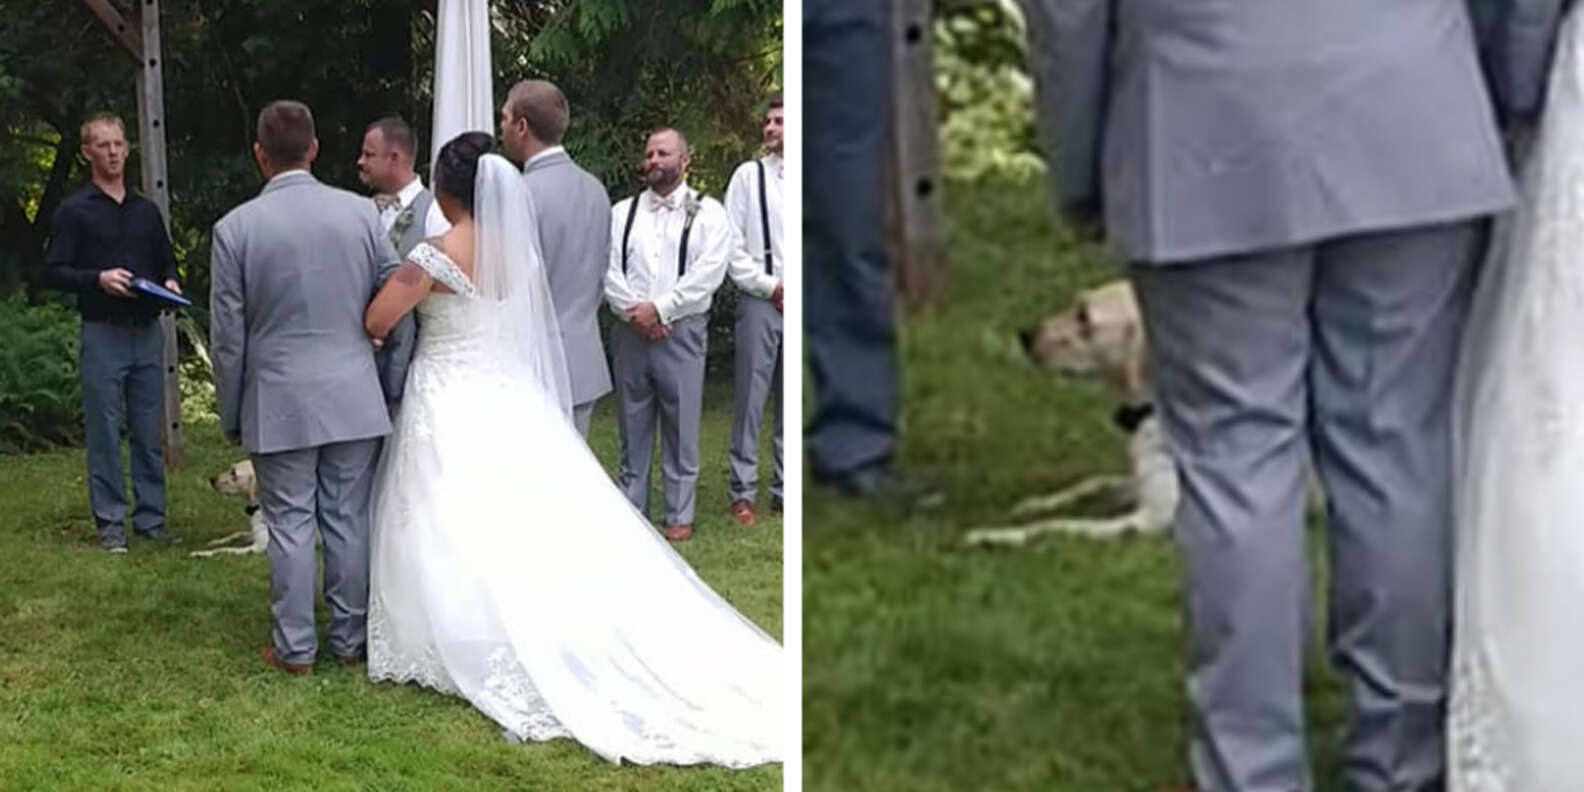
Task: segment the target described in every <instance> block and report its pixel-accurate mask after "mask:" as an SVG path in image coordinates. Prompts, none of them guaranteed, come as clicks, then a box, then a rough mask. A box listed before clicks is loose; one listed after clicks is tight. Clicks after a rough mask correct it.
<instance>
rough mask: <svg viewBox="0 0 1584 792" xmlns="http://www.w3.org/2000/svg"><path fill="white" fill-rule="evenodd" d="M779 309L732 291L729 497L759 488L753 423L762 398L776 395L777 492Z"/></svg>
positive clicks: (775, 490) (749, 496)
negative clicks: (734, 301) (734, 303)
mask: <svg viewBox="0 0 1584 792" xmlns="http://www.w3.org/2000/svg"><path fill="white" fill-rule="evenodd" d="M781 319H782V317H781V312H780V311H777V310H776V309H775V306H774V305H771V304H770V301H769V300H762V299H760V298H758V297H754V296H752V295H748V294H739V295H738V296H737V327H736V331H737V334H736V348H735V353H736V358H737V360H736V369H737V371H736V383H735V388H736V392H735V397H734V404H733V409H732V435H731V452H730V462H731V482H730V490H731V499H732V501H733V502H735V501H739V500H745V501H748V502H749V503H753V502H754V501H755V500H756V499H757V495H758V491H759V428H760V426H762V425H763V423H764V409H765V401H766V400H767V399H769V398H770V395H771V394H772V393H773V394H776V412H775V436H774V437H773V438H772V440H771V445H772V447H773V448H774V450H775V469H774V479H772V480H771V482H770V496H771V497H773V498H780V497H781V478H782V464H781V426H782V424H781V415H782V413H783V412H784V410H783V409H782V405H783V403H784V400H783V399H782V398H781V395H780V394H781V326H782V321H781Z"/></svg>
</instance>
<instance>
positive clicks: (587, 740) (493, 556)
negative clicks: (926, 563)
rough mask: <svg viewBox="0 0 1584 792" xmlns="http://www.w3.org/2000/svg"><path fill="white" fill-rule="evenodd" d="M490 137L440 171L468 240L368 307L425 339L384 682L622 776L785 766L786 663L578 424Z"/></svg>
mask: <svg viewBox="0 0 1584 792" xmlns="http://www.w3.org/2000/svg"><path fill="white" fill-rule="evenodd" d="M492 145H493V139H492V138H491V137H490V136H489V135H487V134H484V133H482V132H470V133H465V134H463V135H460V136H458V137H457V138H455V139H453V140H452V141H450V142H449V143H447V144H446V145H445V147H444V148H442V149H441V151H440V154H439V156H438V157H437V159H436V176H435V179H434V185H435V199H436V201H437V202H438V203H439V205H440V207H441V209H442V210H443V211H444V212H445V216H446V219H447V220H450V221H451V223H452V226H453V227H452V229H451V231H450V232H448V233H447V234H445V235H444V236H441V237H439V238H437V239H435V240H431V241H429V242H425V243H422V244H420V245H419V246H418V247H416V248H414V249H413V251H412V252H411V253H410V254H409V255H408V259H407V261H406V262H404V263H403V264H402V266H401V269H399V270H398V271H397V273H396V274H395V275H393V276H392V277H391V279H390V281H389V282H388V283H387V284H386V286H385V288H384V289H382V290H381V291H380V293H379V294H378V296H377V297H376V298H375V300H374V302H373V303H372V304H371V305H370V307H369V309H368V314H367V317H366V322H365V323H366V325H367V329H368V331H369V334H370V336H371V337H373V338H376V339H379V338H383V337H384V336H385V334H386V333H388V332H389V331H390V329H391V328H392V327H393V326H394V325H395V324H396V322H397V321H398V320H399V319H400V318H401V317H402V316H404V315H405V314H406V313H407V312H408V311H410V310H413V309H414V307H416V310H417V311H418V315H419V317H420V318H421V319H422V327H423V329H422V332H421V333H420V335H419V340H418V347H417V350H416V352H415V353H414V357H413V361H412V364H411V367H410V369H409V373H408V377H407V386H406V391H405V394H404V396H403V399H402V407H401V411H400V414H399V416H398V419H397V425H396V429H395V432H394V434H393V435H392V436H391V437H390V439H389V441H388V443H387V445H386V450H385V455H384V458H383V459H382V461H381V467H380V472H379V478H378V483H377V484H376V489H375V494H374V507H373V508H374V519H373V526H374V528H373V530H374V536H373V540H372V543H373V550H372V553H373V559H372V564H371V581H370V593H369V657H368V662H369V670H368V673H369V677H370V678H371V679H373V680H374V681H392V682H417V683H418V684H420V685H423V686H425V687H429V688H432V689H434V690H438V691H441V692H444V693H448V694H451V695H456V696H462V697H465V698H467V700H468V701H470V702H472V704H473V705H474V706H475V707H477V708H478V709H479V710H481V711H482V712H483V713H484V714H486V715H488V716H489V717H490V718H491V719H493V720H495V721H496V722H497V723H499V724H500V725H501V726H502V727H504V729H505V730H506V732H507V735H508V736H509V737H511V738H513V739H520V740H549V739H554V738H558V737H572V738H575V739H577V740H578V741H580V742H582V743H583V744H584V745H586V746H588V747H589V748H590V749H591V750H593V751H594V752H595V753H597V754H599V755H600V756H602V757H604V758H605V759H607V760H609V761H611V762H617V763H619V762H623V761H627V762H633V763H637V764H653V763H670V764H679V765H680V764H698V763H711V764H718V765H724V766H728V767H748V766H753V765H757V764H763V763H767V762H778V761H781V758H782V735H781V713H782V685H783V682H782V650H781V647H780V645H778V644H777V643H776V642H775V641H774V640H773V639H772V638H770V637H769V636H768V635H766V634H765V633H764V632H763V631H762V630H760V629H759V628H758V627H756V626H754V625H753V624H752V623H751V622H749V621H748V620H747V619H746V618H744V617H743V616H742V615H740V614H738V613H737V611H736V610H734V609H733V608H732V607H731V606H730V605H729V604H727V603H726V602H725V601H724V600H722V599H721V598H720V596H718V595H717V594H716V593H715V592H714V591H712V590H711V589H710V588H709V587H708V586H707V585H705V584H704V582H703V581H701V580H700V579H699V578H698V576H697V575H696V574H695V573H694V572H693V570H692V569H691V568H690V567H689V566H688V565H687V564H686V563H685V562H684V561H683V560H682V559H681V558H680V557H679V556H677V555H676V553H675V552H674V551H673V550H672V549H671V548H670V547H668V546H667V544H666V542H665V541H663V540H662V539H660V537H659V535H658V534H657V533H656V532H655V531H654V529H653V528H651V527H650V526H649V524H648V523H647V522H645V520H644V518H643V517H642V515H640V514H638V513H637V512H636V511H634V510H633V508H632V506H631V505H629V503H628V501H627V499H626V498H625V497H623V496H622V494H621V493H620V492H619V491H618V490H617V489H616V488H615V486H614V485H613V484H612V483H611V480H610V477H609V476H608V475H607V474H606V473H605V470H604V469H603V468H602V467H601V465H600V463H599V461H598V460H597V459H596V458H595V457H594V456H593V454H592V453H591V452H590V451H589V450H588V448H587V446H586V445H585V444H584V442H583V440H582V438H581V436H580V435H579V434H578V433H577V430H576V429H575V428H574V427H573V425H572V423H571V422H570V420H569V418H568V415H569V412H570V397H569V393H568V386H567V375H566V364H565V361H564V359H563V358H562V353H561V344H560V343H559V338H560V334H559V332H558V330H557V327H556V320H555V311H554V310H553V309H552V305H551V302H550V296H549V289H548V286H547V282H546V279H545V273H544V268H543V264H542V262H541V261H540V257H539V245H538V241H537V239H536V238H535V232H534V223H533V222H532V218H531V211H532V210H531V208H530V199H529V197H528V193H527V191H526V189H525V188H524V186H523V183H522V176H521V174H520V172H519V171H518V170H517V169H516V168H514V167H512V165H511V164H510V163H509V162H507V161H506V160H505V159H503V158H502V157H500V156H497V155H495V154H489V153H486V152H488V151H489V150H490V148H491V147H492Z"/></svg>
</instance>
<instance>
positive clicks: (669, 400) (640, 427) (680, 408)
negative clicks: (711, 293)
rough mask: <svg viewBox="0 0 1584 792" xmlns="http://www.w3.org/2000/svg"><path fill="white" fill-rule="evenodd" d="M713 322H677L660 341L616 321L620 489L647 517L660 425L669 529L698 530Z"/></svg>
mask: <svg viewBox="0 0 1584 792" xmlns="http://www.w3.org/2000/svg"><path fill="white" fill-rule="evenodd" d="M708 321H709V317H708V316H705V315H699V316H689V317H687V318H685V319H680V320H677V321H676V322H674V323H673V324H672V325H671V337H670V338H667V339H665V340H664V341H657V342H650V341H647V340H645V339H644V338H643V336H640V335H638V333H637V332H636V331H634V330H633V329H632V328H631V327H628V326H627V324H626V323H625V322H617V323H616V324H615V325H614V326H613V328H612V330H611V354H612V356H613V357H614V358H615V375H616V376H615V378H616V382H615V385H616V403H617V409H616V415H617V427H618V428H619V429H620V430H621V447H622V457H621V473H620V474H619V476H618V477H617V481H616V484H617V486H619V487H621V489H622V491H623V492H624V493H626V495H627V499H628V500H630V501H632V504H633V506H635V507H637V509H638V510H639V511H641V512H645V513H647V511H648V505H649V468H650V463H651V460H652V459H653V457H654V438H655V424H656V423H658V424H659V428H660V437H661V445H662V446H663V448H662V451H663V453H662V456H661V472H662V473H663V474H664V477H665V521H666V524H667V525H692V524H693V510H694V496H695V495H696V493H697V490H698V477H699V421H700V418H701V417H702V415H703V410H704V363H705V360H704V358H705V351H706V349H707V346H708V342H709V333H708Z"/></svg>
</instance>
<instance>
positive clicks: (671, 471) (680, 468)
mask: <svg viewBox="0 0 1584 792" xmlns="http://www.w3.org/2000/svg"><path fill="white" fill-rule="evenodd" d="M687 166H688V144H687V139H686V138H684V137H683V136H682V133H681V132H678V131H676V130H675V129H661V130H659V131H657V132H654V133H653V134H651V135H650V136H649V142H648V144H647V146H646V147H645V153H644V162H643V172H644V181H645V182H646V183H647V184H648V185H649V186H648V188H647V189H645V190H644V191H643V192H641V193H639V194H638V195H636V196H634V197H632V198H627V199H624V200H622V201H620V202H618V203H617V204H616V206H615V207H613V208H612V210H611V226H610V228H611V240H612V241H613V242H614V244H612V245H611V249H610V250H611V252H610V263H609V266H608V269H607V270H606V272H605V299H606V301H607V302H609V303H610V307H611V312H612V313H614V314H615V315H616V318H618V319H620V320H621V321H620V322H617V323H616V325H615V327H614V329H613V330H612V331H611V354H612V355H613V356H614V357H615V370H616V371H615V373H616V400H617V402H618V404H619V411H618V415H619V424H618V425H619V428H620V429H621V443H622V462H621V474H620V475H619V476H618V477H617V484H618V485H619V486H620V487H621V488H622V489H623V491H625V492H626V493H627V498H628V499H629V500H631V501H632V502H633V505H634V506H636V507H637V508H638V509H639V511H645V510H646V508H647V505H648V501H649V463H650V457H651V456H652V455H653V452H654V430H655V422H656V419H658V420H659V423H660V431H661V439H662V440H663V447H664V454H663V455H662V464H661V468H662V472H663V474H664V480H665V501H666V502H665V519H666V526H667V527H666V529H665V536H666V538H667V539H669V540H671V541H673V542H681V541H686V540H687V539H688V538H689V537H691V536H692V535H693V506H694V492H695V490H696V489H697V487H698V473H699V418H700V413H701V412H702V409H703V398H704V353H705V349H706V346H707V342H708V332H707V326H706V325H707V323H708V321H709V308H710V301H711V298H712V297H713V295H714V293H715V290H716V289H717V288H719V286H720V284H721V281H722V280H723V279H724V278H725V277H726V266H727V262H728V261H729V260H730V259H731V257H732V255H733V254H734V251H735V248H736V237H735V235H734V234H733V232H732V229H731V221H730V220H729V219H728V218H727V217H726V209H725V208H724V207H722V206H721V205H720V203H719V202H718V201H716V200H714V199H713V198H707V197H705V196H704V195H702V194H700V193H699V192H698V191H696V190H694V189H693V188H691V187H689V186H688V185H687V182H686V180H685V179H684V178H683V176H684V174H685V173H686V172H687Z"/></svg>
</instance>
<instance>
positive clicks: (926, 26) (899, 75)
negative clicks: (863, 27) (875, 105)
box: [887, 0, 946, 311]
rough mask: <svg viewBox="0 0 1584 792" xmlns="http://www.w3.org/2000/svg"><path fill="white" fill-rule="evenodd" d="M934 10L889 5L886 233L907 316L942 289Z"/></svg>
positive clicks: (926, 1) (899, 0)
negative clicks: (890, 97)
mask: <svg viewBox="0 0 1584 792" xmlns="http://www.w3.org/2000/svg"><path fill="white" fill-rule="evenodd" d="M931 7H932V3H931V2H930V0H892V1H891V23H892V46H891V55H892V57H891V64H892V76H893V78H894V79H893V81H892V84H893V85H894V86H895V93H894V98H893V105H892V106H893V113H892V118H891V122H892V129H891V141H892V146H891V161H890V174H891V179H890V182H891V183H890V185H889V187H888V189H887V194H888V195H887V198H888V201H887V204H888V206H887V209H888V212H887V214H888V215H889V217H888V226H889V228H888V231H889V232H890V237H891V244H890V248H891V254H892V257H893V261H895V262H896V268H897V286H898V288H899V289H900V291H901V293H902V297H903V301H904V303H905V305H906V306H907V308H908V309H909V310H910V311H916V310H918V309H920V308H924V307H926V306H928V305H930V304H932V303H934V302H935V301H937V300H938V299H939V298H940V297H941V296H942V295H943V294H944V293H945V288H946V246H945V243H944V236H943V232H942V225H941V179H940V170H939V155H938V149H939V133H938V131H937V124H936V103H935V71H934V58H933V56H932V54H931V47H930V26H931V20H932V15H931Z"/></svg>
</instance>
